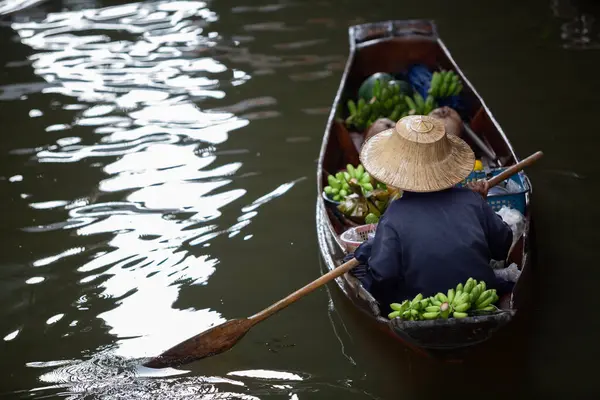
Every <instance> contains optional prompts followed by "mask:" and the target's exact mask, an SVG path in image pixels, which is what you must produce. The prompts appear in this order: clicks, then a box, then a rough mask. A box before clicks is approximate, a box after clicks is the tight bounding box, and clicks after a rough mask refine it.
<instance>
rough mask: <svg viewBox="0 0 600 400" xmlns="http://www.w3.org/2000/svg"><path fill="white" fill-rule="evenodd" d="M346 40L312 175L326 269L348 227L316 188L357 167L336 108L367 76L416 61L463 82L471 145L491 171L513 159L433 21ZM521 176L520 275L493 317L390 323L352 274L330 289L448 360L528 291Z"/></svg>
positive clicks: (370, 28)
mask: <svg viewBox="0 0 600 400" xmlns="http://www.w3.org/2000/svg"><path fill="white" fill-rule="evenodd" d="M349 39H350V53H349V56H348V60H347V63H346V66H345V70H344V73H343V76H342V79H341V83H340V86H339V88H338V90H337V93H336V95H335V99H334V103H333V107H332V109H331V113H330V115H329V118H328V120H327V126H326V130H325V135H324V137H323V143H322V146H321V151H320V157H319V162H318V169H317V182H318V183H317V186H318V191H317V192H318V199H317V213H316V214H317V234H318V242H319V247H320V251H321V254H322V257H323V260H324V261H325V264H326V266H327V268H329V269H333V268H336V267H337V266H339V265H340V264H341V263H342V262H343V261H342V259H343V257H344V256H345V255H346V251H345V247H344V245H343V242H342V241H341V239H340V235H341V234H342V233H343V232H344V231H345V230H347V229H348V228H350V227H351V226H352V225H353V223H352V222H351V221H349V220H348V219H346V218H344V216H343V215H340V213H336V212H335V211H336V210H335V205H332V204H330V203H329V202H327V201H326V200H325V199H324V197H323V188H324V186H325V185H327V176H328V173H335V171H339V170H341V169H344V168H345V166H346V165H347V164H348V163H351V164H353V165H355V166H356V165H357V164H358V163H359V160H358V151H357V147H358V146H356V145H355V144H353V142H352V139H351V137H350V134H349V132H348V130H347V129H346V126H345V124H344V120H343V115H341V113H340V112H341V111H340V110H341V109H342V108H343V106H344V105H345V104H346V100H347V98H348V97H347V96H348V94H349V93H356V92H357V88H358V87H359V86H360V84H361V82H362V81H363V80H364V79H365V78H367V77H368V76H370V75H372V74H373V73H376V72H387V73H390V74H393V73H395V72H397V71H398V69H399V68H402V67H406V66H408V65H411V64H414V63H422V64H425V65H427V66H428V67H429V68H432V69H439V68H443V69H446V70H453V71H454V72H455V73H457V74H458V75H459V77H460V78H461V79H462V81H463V83H464V90H463V91H462V93H461V96H462V97H464V98H465V99H466V101H465V103H466V104H468V108H467V110H466V111H465V113H464V116H463V121H464V122H465V123H467V126H470V128H471V132H472V133H473V132H474V133H475V134H476V135H477V138H479V140H481V141H483V143H484V144H485V145H487V146H488V148H491V149H492V150H493V151H494V152H495V153H496V155H497V160H498V164H499V166H502V167H506V166H509V165H512V164H514V163H516V162H518V161H519V159H518V157H517V156H516V154H515V152H514V150H513V148H512V146H511V144H510V142H509V141H508V138H507V137H506V135H505V134H504V132H503V131H502V129H501V128H500V125H499V124H498V122H497V121H496V120H495V119H494V117H493V116H492V113H491V112H490V110H489V109H488V108H487V107H486V105H485V103H484V101H483V99H482V98H481V97H480V96H479V95H478V94H477V92H476V91H475V88H474V87H473V86H472V85H471V83H470V82H469V81H468V79H467V78H466V77H465V75H464V74H463V73H462V72H461V71H460V69H459V67H458V65H457V64H456V63H455V62H454V60H453V59H452V57H451V55H450V52H449V51H448V49H447V48H446V46H444V44H443V42H442V40H441V39H440V38H439V36H438V34H437V31H436V27H435V24H434V23H433V22H431V21H426V20H409V21H387V22H378V23H372V24H364V25H357V26H352V27H350V28H349ZM465 140H466V141H467V142H468V143H469V144H470V145H471V147H472V148H473V150H474V151H475V154H476V155H477V156H478V157H479V156H482V151H481V150H480V147H479V146H477V142H476V141H475V140H474V139H472V138H470V137H469V136H466V137H465ZM521 176H522V177H523V181H524V182H525V183H526V185H527V186H528V188H529V191H528V192H527V193H525V213H524V214H525V222H526V223H525V230H524V233H523V235H522V236H521V237H520V238H519V240H518V241H517V242H516V244H515V245H514V246H513V248H512V249H511V252H510V255H509V257H508V260H507V261H508V262H515V263H516V264H517V265H518V266H519V268H520V269H521V271H522V272H521V276H520V278H519V280H518V282H517V283H516V284H515V287H514V290H513V292H512V293H511V294H510V295H508V296H505V297H504V298H503V299H501V301H500V308H501V311H500V312H499V313H497V314H491V315H485V316H473V317H468V318H464V319H454V318H449V319H441V320H433V321H402V320H400V319H398V318H396V319H394V320H391V321H390V320H389V319H388V318H387V315H382V314H381V312H380V309H379V306H378V304H377V302H376V301H375V300H374V298H373V297H372V296H371V295H370V294H369V293H368V292H367V291H366V290H365V289H364V288H363V287H362V286H361V284H360V283H359V281H358V280H357V279H356V278H354V277H353V276H352V275H350V274H345V275H344V276H342V277H340V278H337V280H336V283H337V284H338V286H339V287H340V288H341V290H342V291H343V292H344V293H345V295H346V296H347V297H348V298H349V299H350V301H351V302H352V303H353V304H354V305H355V306H356V308H358V309H359V310H361V311H362V312H364V314H365V315H366V316H367V317H368V318H369V319H371V320H372V321H374V323H376V324H377V325H379V326H380V327H381V328H382V329H384V330H386V331H388V332H389V333H391V334H392V335H393V336H395V337H396V338H398V339H400V340H401V341H403V342H405V343H406V344H408V345H409V346H410V347H412V348H413V349H415V350H423V351H424V353H425V354H428V355H433V356H442V355H448V354H452V355H453V356H456V354H457V353H460V352H461V351H462V350H464V349H465V348H468V347H470V346H473V345H476V344H478V343H482V342H484V341H486V340H487V339H489V338H490V337H491V336H492V335H493V334H494V333H495V332H497V331H498V330H500V329H501V328H502V327H504V326H505V325H506V324H508V323H509V322H510V321H511V320H513V318H514V316H515V314H516V312H517V310H518V309H519V306H520V304H521V303H522V302H523V300H524V297H525V295H526V294H527V289H528V288H527V287H528V286H529V281H530V277H529V275H530V272H529V270H530V267H529V264H530V262H529V259H530V258H529V236H530V235H529V230H530V212H529V199H530V194H531V188H532V187H531V182H530V181H529V178H527V176H526V175H525V174H524V173H522V175H521ZM507 265H508V264H507Z"/></svg>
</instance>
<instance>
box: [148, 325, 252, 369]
mask: <svg viewBox="0 0 600 400" xmlns="http://www.w3.org/2000/svg"><path fill="white" fill-rule="evenodd" d="M252 325H254V323H253V322H252V321H251V320H249V319H246V318H244V319H234V320H231V321H227V322H225V323H223V324H221V325H217V326H214V327H212V328H210V329H209V330H207V331H204V332H201V333H199V334H197V335H196V336H193V337H191V338H189V339H187V340H185V341H183V342H181V343H179V344H177V345H175V346H173V347H171V348H170V349H169V350H167V351H165V352H164V353H162V354H161V355H159V356H158V357H155V358H152V359H151V360H150V361H148V362H146V363H145V364H144V366H145V367H149V368H166V367H173V366H177V365H182V364H187V363H190V362H193V361H197V360H200V359H203V358H206V357H210V356H214V355H217V354H219V353H223V352H224V351H227V350H229V349H230V348H232V347H233V346H234V345H235V344H236V343H237V342H238V340H240V339H241V338H242V337H244V335H245V334H246V333H247V332H248V331H249V330H250V328H251V327H252Z"/></svg>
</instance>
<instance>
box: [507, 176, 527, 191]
mask: <svg viewBox="0 0 600 400" xmlns="http://www.w3.org/2000/svg"><path fill="white" fill-rule="evenodd" d="M506 190H508V193H519V192H522V191H523V188H522V187H521V185H519V184H518V183H517V182H515V181H513V180H512V179H509V180H508V182H506Z"/></svg>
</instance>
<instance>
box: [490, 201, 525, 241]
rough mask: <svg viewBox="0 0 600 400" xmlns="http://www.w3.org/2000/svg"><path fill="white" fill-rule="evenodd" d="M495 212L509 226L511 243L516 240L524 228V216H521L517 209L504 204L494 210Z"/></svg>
mask: <svg viewBox="0 0 600 400" xmlns="http://www.w3.org/2000/svg"><path fill="white" fill-rule="evenodd" d="M496 214H498V215H499V216H500V217H501V218H502V220H503V221H504V222H506V223H507V224H508V226H510V229H511V230H512V231H513V243H514V242H516V241H517V240H518V239H519V238H520V237H521V235H522V234H523V231H524V230H525V217H523V214H521V213H520V212H519V210H516V209H514V208H509V207H506V206H503V207H502V208H501V209H500V210H498V211H496Z"/></svg>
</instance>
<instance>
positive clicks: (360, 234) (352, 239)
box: [340, 224, 377, 253]
mask: <svg viewBox="0 0 600 400" xmlns="http://www.w3.org/2000/svg"><path fill="white" fill-rule="evenodd" d="M376 229H377V224H368V225H360V226H357V227H354V228H350V229H348V230H347V231H345V232H344V233H342V235H341V236H340V239H341V241H342V243H344V246H345V247H346V251H348V253H352V252H354V250H356V249H357V248H358V246H360V244H361V243H362V242H364V241H365V240H367V239H368V238H369V233H372V232H373V233H375V230H376Z"/></svg>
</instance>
